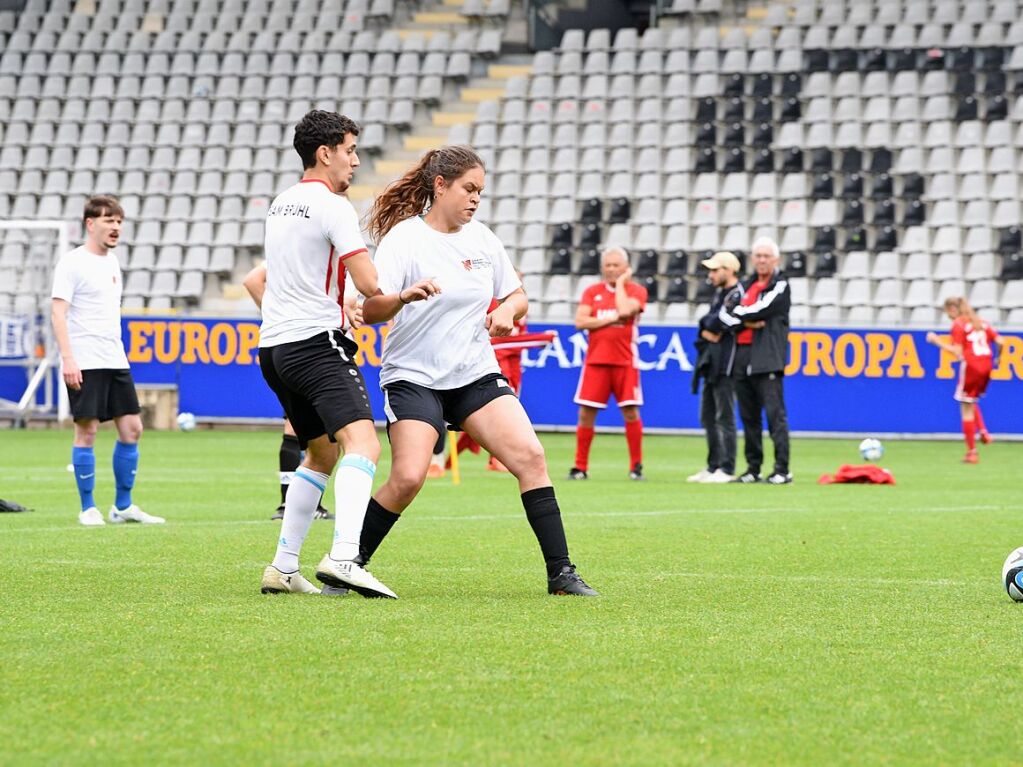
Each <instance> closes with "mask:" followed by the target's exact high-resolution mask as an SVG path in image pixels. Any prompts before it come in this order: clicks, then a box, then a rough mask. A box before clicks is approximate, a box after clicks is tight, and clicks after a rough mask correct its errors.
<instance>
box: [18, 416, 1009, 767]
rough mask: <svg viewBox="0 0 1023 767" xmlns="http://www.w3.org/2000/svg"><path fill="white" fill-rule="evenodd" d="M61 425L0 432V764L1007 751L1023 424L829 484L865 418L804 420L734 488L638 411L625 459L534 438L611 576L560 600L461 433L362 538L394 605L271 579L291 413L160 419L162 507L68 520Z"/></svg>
mask: <svg viewBox="0 0 1023 767" xmlns="http://www.w3.org/2000/svg"><path fill="white" fill-rule="evenodd" d="M70 441H71V440H70V433H69V432H54V431H49V432H46V431H43V432H17V431H5V432H0V497H4V498H9V499H13V500H16V501H19V502H21V503H23V504H25V505H29V506H32V507H35V509H36V511H35V512H34V513H31V514H23V515H2V516H0V545H2V550H3V553H4V562H3V576H2V581H0V583H2V586H0V590H2V599H0V657H2V659H3V662H2V664H0V763H3V764H5V765H6V764H19V765H20V764H24V765H41V764H75V765H81V764H95V765H138V764H145V763H151V764H190V765H191V764H211V765H213V764H225V765H227V764H231V765H236V764H295V765H299V764H326V763H333V764H369V765H373V764H384V765H392V764H396V765H423V764H442V765H497V764H524V765H525V764H528V765H535V764H550V765H619V764H622V765H625V764H629V765H677V764H736V765H740V764H743V765H744V764H786V765H788V764H806V765H819V764H878V763H885V764H899V765H901V764H950V765H951V764H1020V763H1021V757H1020V753H1021V752H1020V749H1019V742H1018V740H1017V738H1018V737H1019V731H1018V727H1019V721H1020V719H1019V711H1020V705H1021V703H1023V694H1021V693H1023V668H1021V665H1023V664H1021V662H1020V650H1021V642H1020V638H1021V629H1023V605H1015V604H1013V603H1012V602H1010V600H1009V599H1008V597H1007V596H1006V595H1005V592H1004V590H1003V589H1002V588H1001V586H1000V585H999V573H1000V569H1001V565H1002V562H1003V560H1004V558H1005V556H1006V555H1007V554H1008V552H1009V551H1010V550H1011V549H1013V548H1015V547H1016V546H1020V545H1023V516H1021V514H1020V501H1021V498H1023V493H1021V489H1023V488H1021V479H1020V474H1019V467H1020V465H1021V464H1020V455H1021V452H1020V451H1021V450H1023V448H1021V447H1020V446H1019V445H1011V444H994V445H991V446H989V447H983V448H982V450H981V463H980V465H978V466H965V465H963V464H961V463H960V462H959V460H960V458H961V455H962V452H963V449H962V446H961V445H960V444H954V443H923V442H895V441H889V442H888V443H887V445H886V447H887V453H886V455H885V458H884V461H883V462H882V463H883V465H885V466H887V467H889V468H891V469H892V470H893V471H894V473H895V475H896V478H897V480H898V483H899V484H898V486H896V487H860V486H833V487H821V486H818V485H816V484H815V482H816V478H817V476H818V475H819V474H820V473H822V472H824V471H830V470H834V469H835V468H837V467H838V465H839V464H840V463H844V462H857V461H858V455H857V452H856V443H857V441H858V440H854V439H849V440H845V441H813V440H797V441H796V442H795V443H794V449H793V467H794V470H795V472H796V482H795V484H793V485H791V486H788V487H770V486H763V485H761V486H753V487H748V486H741V487H740V486H693V485H687V484H685V482H684V477H685V476H686V475H687V474H689V473H691V472H693V471H695V470H696V469H698V468H699V467H700V464H701V459H702V456H703V443H702V441H701V440H698V439H695V438H687V437H648V439H647V441H646V460H645V463H646V467H647V474H648V476H649V479H648V481H646V482H644V483H633V482H629V481H628V480H627V479H626V477H625V475H626V458H625V444H624V438H623V437H621V436H619V435H598V437H597V439H596V442H595V445H594V461H593V464H592V466H591V479H590V481H588V482H585V483H583V482H578V483H570V482H566V481H559V480H560V478H561V477H563V476H564V473H565V471H566V470H567V469H568V467H569V465H570V463H571V456H572V451H573V449H574V442H573V439H572V437H571V436H570V435H547V436H545V437H544V442H545V445H546V447H547V451H548V457H549V461H550V465H551V467H552V474H553V475H554V476H555V478H556V484H557V487H558V493H559V497H560V500H561V504H562V509H563V513H564V517H565V522H566V527H567V530H568V534H569V542H570V545H571V549H572V554H573V558H574V559H575V560H576V562H577V563H578V564H579V567H580V571H581V572H582V574H583V575H584V576H585V577H586V578H587V580H589V581H590V583H592V584H593V585H594V586H595V587H597V588H598V589H600V590H601V591H602V592H603V596H602V597H601V598H599V599H590V600H587V599H579V598H575V599H570V598H554V597H549V596H547V594H546V592H545V579H544V574H543V571H542V562H541V558H540V554H539V551H538V548H537V546H536V543H535V542H534V540H533V537H532V535H531V533H530V530H529V527H528V525H527V523H526V521H525V518H524V514H523V512H522V509H521V506H520V504H519V499H518V494H517V491H516V487H515V482H514V480H513V479H511V478H510V477H506V476H495V475H493V474H488V473H487V472H486V471H485V470H484V469H483V466H484V463H485V461H484V459H483V458H482V457H477V458H473V457H469V458H466V459H464V460H463V468H464V472H463V473H464V482H463V484H462V486H461V487H454V486H452V484H451V483H450V481H448V480H437V481H431V482H429V483H428V485H427V487H426V489H425V490H424V491H423V493H422V495H421V496H420V497H419V499H418V500H417V501H416V502H415V503H414V504H413V506H412V507H411V508H410V509H409V511H408V512H407V513H406V518H405V519H404V520H403V521H402V522H400V523H399V525H398V526H397V527H396V528H395V531H394V533H393V534H392V536H391V537H390V538H389V539H388V540H387V541H386V542H385V543H384V546H383V547H382V548H381V550H380V552H379V553H378V555H377V557H376V558H375V560H374V563H373V571H374V573H376V574H377V575H378V576H379V577H380V578H381V579H382V580H384V582H386V583H387V584H388V585H390V586H391V587H392V588H394V589H395V590H396V591H397V592H398V594H399V595H400V597H401V599H400V600H398V601H396V602H391V601H378V600H364V599H361V598H358V597H350V598H342V599H328V598H324V597H299V596H286V597H280V596H279V597H266V596H261V595H260V594H259V588H258V587H259V580H260V575H261V572H262V568H263V567H264V565H265V564H266V563H267V562H268V561H269V559H270V557H271V555H272V552H273V548H274V544H275V540H276V532H275V530H276V526H277V523H273V522H270V521H269V520H268V517H269V516H270V514H271V513H272V510H273V508H274V507H275V506H276V505H277V485H276V461H277V446H278V438H277V435H276V433H272V432H264V433H224V432H195V433H191V434H178V433H173V434H160V433H150V434H147V435H146V436H145V438H144V440H143V443H142V464H141V466H140V471H139V481H138V485H137V488H136V500H137V501H138V502H139V503H140V505H142V507H143V508H145V509H147V510H148V511H150V512H151V513H155V514H160V515H163V516H166V517H167V519H168V524H167V525H166V526H164V527H140V526H121V527H112V526H107V527H106V528H101V529H85V528H81V527H79V526H78V525H77V523H76V518H75V513H76V511H77V496H76V494H75V491H74V485H73V481H72V478H71V476H70V475H69V474H68V473H67V472H66V470H65V465H66V464H67V462H68V460H70ZM112 444H113V435H112V433H111V432H109V431H103V432H101V435H100V439H99V445H98V448H97V464H98V466H99V484H98V487H97V501H98V502H99V505H100V507H101V509H102V510H103V511H104V512H105V511H106V509H107V508H109V505H110V503H111V501H112V495H113V489H112V478H111V475H110V470H109V454H110V449H111V446H112ZM740 449H741V448H740ZM384 453H385V456H386V453H387V451H386V448H385V450H384ZM740 463H741V460H740ZM386 469H387V467H386V457H385V460H384V463H383V465H382V466H381V471H380V473H379V475H378V476H379V478H380V479H382V478H383V475H385V474H386ZM328 505H329V506H331V507H332V506H333V503H332V501H329V502H328ZM330 535H331V526H330V524H329V523H324V522H318V523H315V525H314V528H313V531H312V533H311V535H310V538H309V540H308V541H307V543H306V548H305V553H304V561H303V564H304V571H305V572H306V574H307V576H309V577H311V576H312V572H313V568H314V567H315V564H316V562H317V561H318V560H319V558H320V556H322V554H323V552H324V551H325V549H326V547H327V545H328V541H329V540H330Z"/></svg>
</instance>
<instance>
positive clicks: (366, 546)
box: [359, 498, 401, 565]
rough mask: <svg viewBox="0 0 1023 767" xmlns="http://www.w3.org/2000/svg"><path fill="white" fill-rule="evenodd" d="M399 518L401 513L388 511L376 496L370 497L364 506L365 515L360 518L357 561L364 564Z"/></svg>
mask: <svg viewBox="0 0 1023 767" xmlns="http://www.w3.org/2000/svg"><path fill="white" fill-rule="evenodd" d="M399 519H401V514H395V513H394V512H393V511H388V510H387V509H385V508H384V507H383V506H381V505H380V504H379V503H377V499H376V498H370V499H369V504H367V506H366V517H365V519H363V520H362V537H361V538H360V539H359V561H360V562H361V564H363V565H365V564H368V563H369V559H370V557H372V556H373V554H375V553H376V550H377V549H378V548H379V547H380V544H381V543H382V542H383V540H384V538H386V537H387V534H388V533H389V532H391V528H392V527H394V523H395V522H397V521H398V520H399Z"/></svg>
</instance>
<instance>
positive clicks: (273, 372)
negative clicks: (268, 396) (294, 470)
mask: <svg viewBox="0 0 1023 767" xmlns="http://www.w3.org/2000/svg"><path fill="white" fill-rule="evenodd" d="M358 349H359V347H358V346H357V345H356V343H355V342H354V341H352V340H351V339H350V338H348V337H347V336H345V334H344V333H342V332H341V331H340V330H324V331H322V332H320V333H317V334H316V335H315V336H312V337H311V338H306V339H304V340H302V341H294V342H292V343H288V344H280V345H279V346H269V347H264V348H262V349H260V350H259V365H260V368H261V369H262V371H263V378H265V379H266V382H267V383H268V384H270V388H271V389H273V391H274V394H276V395H277V399H279V400H280V401H281V405H282V406H283V407H284V412H285V413H286V414H287V416H288V420H290V421H291V427H292V428H293V429H294V430H295V435H296V436H297V437H298V444H299V445H300V446H301V448H302V449H303V450H305V448H306V445H308V444H309V440H312V439H316V438H317V437H322V436H323V435H324V434H326V435H327V436H328V437H329V438H330V441H331V442H334V441H335V440H334V435H335V434H336V433H337V432H338V430H340V429H343V428H344V427H345V426H347V425H348V424H350V423H352V422H354V421H359V420H362V419H368V420H370V421H372V420H373V410H372V408H371V407H370V404H369V396H368V395H367V394H366V382H365V381H364V380H363V378H362V373H361V372H360V371H359V368H358V366H357V365H356V364H355V361H354V360H355V353H356V352H357V351H358Z"/></svg>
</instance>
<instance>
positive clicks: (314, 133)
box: [294, 109, 359, 194]
mask: <svg viewBox="0 0 1023 767" xmlns="http://www.w3.org/2000/svg"><path fill="white" fill-rule="evenodd" d="M347 135H351V136H352V137H353V139H354V138H355V137H357V136H358V135H359V126H358V124H357V123H356V122H355V121H354V120H352V119H351V118H350V117H345V116H344V115H339V114H338V113H337V112H325V111H323V110H322V109H314V110H313V111H311V112H309V113H308V114H307V115H306V116H305V117H303V118H302V119H301V120H299V121H298V124H297V125H296V126H295V141H294V145H295V151H296V152H298V156H299V157H301V158H302V167H303V168H304V169H305V170H309V169H310V168H315V167H316V152H317V150H318V149H319V148H320V147H321V146H326V147H330V148H331V149H334V148H336V147H338V146H340V145H341V144H343V143H344V142H345V136H347ZM356 165H357V163H356ZM346 189H348V182H347V181H345V182H344V186H343V187H342V188H341V189H337V190H335V192H336V193H337V194H340V193H342V192H344V191H345V190H346Z"/></svg>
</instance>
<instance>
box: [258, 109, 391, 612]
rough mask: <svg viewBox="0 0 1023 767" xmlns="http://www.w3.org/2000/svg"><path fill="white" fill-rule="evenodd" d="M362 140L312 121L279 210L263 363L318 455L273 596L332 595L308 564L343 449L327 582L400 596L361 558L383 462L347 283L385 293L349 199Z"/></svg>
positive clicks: (301, 486)
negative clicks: (303, 562) (303, 560)
mask: <svg viewBox="0 0 1023 767" xmlns="http://www.w3.org/2000/svg"><path fill="white" fill-rule="evenodd" d="M358 132H359V131H358V126H356V125H355V123H354V122H352V121H351V120H349V119H348V118H346V117H342V116H341V115H339V114H335V113H332V112H323V111H320V110H314V111H312V112H310V113H309V114H307V115H306V116H305V117H303V118H302V119H301V120H300V121H299V123H298V125H296V126H295V150H296V151H297V152H298V154H299V156H300V157H301V158H302V165H303V167H304V168H305V172H304V173H303V174H302V180H301V181H300V182H299V183H297V184H295V185H294V186H292V187H290V188H289V189H286V190H284V191H283V192H282V193H281V194H279V195H278V196H277V197H276V198H275V199H274V201H273V202H272V203H271V204H270V207H269V209H268V210H267V217H266V237H265V242H264V252H265V254H266V289H265V292H264V293H263V296H262V301H261V303H260V309H261V311H262V314H263V322H262V325H261V327H260V337H259V365H260V370H261V372H262V373H263V378H265V379H266V382H267V384H269V386H270V388H271V389H273V391H274V393H275V394H276V395H277V398H278V399H279V400H280V402H281V405H282V406H283V407H284V412H285V413H286V414H287V416H288V420H289V421H290V422H291V425H292V427H293V428H294V430H295V436H296V437H298V443H299V447H300V448H302V449H305V451H306V452H305V458H303V460H302V465H301V466H300V467H299V468H298V470H297V471H295V474H294V477H293V479H292V482H291V484H290V485H289V486H288V493H287V496H286V498H285V501H284V520H283V521H282V524H281V532H280V537H279V539H278V542H277V552H276V554H275V555H274V559H273V562H272V563H271V564H269V565H267V566H266V568H265V569H264V570H263V580H262V584H261V586H260V590H261V591H262V592H263V593H264V594H281V593H285V594H287V593H299V594H314V593H318V592H319V591H320V590H319V589H317V588H316V587H315V586H313V585H312V584H311V583H310V582H309V581H308V580H306V579H305V577H303V575H302V572H301V571H300V570H299V561H298V557H299V553H300V551H301V548H302V543H303V542H304V541H305V537H306V535H307V534H308V533H309V527H310V526H311V525H312V521H313V516H314V515H315V513H316V507H317V505H318V503H319V500H320V496H321V494H322V493H323V490H324V488H326V486H327V481H328V480H329V479H330V474H331V472H333V470H334V466H335V464H337V463H338V456H339V450H338V445H340V447H341V449H343V451H344V457H343V458H342V459H341V462H340V466H339V468H338V471H337V477H336V478H335V481H334V502H335V508H334V513H335V520H334V543H333V546H332V547H331V549H330V551H329V552H328V553H327V555H326V556H324V557H323V559H322V560H321V561H320V565H319V567H318V568H317V571H316V577H317V578H318V579H319V580H321V581H322V582H323V583H325V584H327V585H328V586H331V587H334V588H341V589H344V588H348V589H351V590H353V591H355V592H357V593H359V594H362V595H363V596H366V597H390V598H394V597H395V594H394V592H393V591H391V590H390V589H389V588H387V586H385V585H384V584H383V583H381V582H380V581H378V580H377V579H376V578H374V577H373V575H372V574H370V573H369V571H367V570H366V569H365V568H364V567H363V566H362V565H361V564H360V563H359V562H358V561H357V560H358V557H359V540H360V537H361V534H362V526H363V520H364V518H365V515H366V506H367V504H368V503H369V498H370V493H371V491H372V488H373V477H374V475H375V473H376V462H377V459H378V458H379V457H380V442H379V440H377V435H376V429H375V427H374V424H373V411H372V410H371V409H370V404H369V396H368V395H367V393H366V384H365V381H364V380H363V377H362V373H361V372H360V370H359V368H358V367H357V366H356V364H355V361H354V360H355V355H356V352H358V347H357V345H356V344H355V342H354V341H352V339H351V338H349V337H348V336H346V335H345V332H344V330H345V328H346V327H347V325H348V324H349V323H348V321H347V319H346V317H345V314H344V311H343V303H344V295H345V280H346V277H347V275H348V274H349V273H351V276H352V279H353V281H354V282H355V287H356V288H358V289H359V292H360V293H362V294H363V295H366V296H373V295H376V293H377V291H378V287H377V271H376V267H375V266H374V265H373V261H372V260H371V259H370V257H369V252H368V250H367V248H366V243H365V242H364V241H363V239H362V230H361V228H360V226H359V218H358V215H357V214H356V212H355V208H354V207H352V203H351V202H349V201H348V199H347V198H345V197H344V196H343V195H342V193H343V192H344V191H345V190H346V189H348V186H349V184H350V183H351V180H352V175H353V174H354V173H355V169H356V168H357V167H359V156H358V154H356V144H355V139H356V136H357V135H358Z"/></svg>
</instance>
